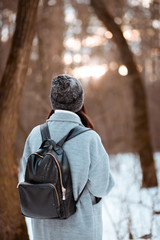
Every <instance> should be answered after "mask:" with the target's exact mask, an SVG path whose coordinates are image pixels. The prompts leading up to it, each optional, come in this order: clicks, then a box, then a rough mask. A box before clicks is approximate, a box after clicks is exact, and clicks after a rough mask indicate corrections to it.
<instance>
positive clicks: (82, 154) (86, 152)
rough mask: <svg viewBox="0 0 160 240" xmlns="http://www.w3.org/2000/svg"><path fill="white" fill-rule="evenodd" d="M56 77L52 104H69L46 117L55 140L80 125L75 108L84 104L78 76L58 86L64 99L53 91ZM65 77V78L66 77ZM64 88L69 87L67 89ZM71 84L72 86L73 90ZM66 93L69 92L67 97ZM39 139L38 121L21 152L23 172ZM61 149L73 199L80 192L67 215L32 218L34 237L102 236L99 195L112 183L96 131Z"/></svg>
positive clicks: (94, 239) (97, 239) (79, 239)
mask: <svg viewBox="0 0 160 240" xmlns="http://www.w3.org/2000/svg"><path fill="white" fill-rule="evenodd" d="M65 76H66V75H65ZM70 77H71V76H69V77H68V75H67V77H66V79H70ZM63 78H64V75H61V76H60V84H61V85H63V81H62V80H64V79H63ZM71 78H72V77H71ZM57 79H58V78H56V81H55V82H54V84H53V85H54V89H53V88H52V89H53V91H51V100H52V107H53V109H54V108H55V109H58V107H59V108H60V109H62V107H63V108H64V109H67V108H69V109H67V110H69V111H65V110H55V113H54V114H52V115H51V116H50V118H49V119H48V120H47V122H48V127H49V131H50V136H51V139H53V140H54V141H55V142H58V141H59V140H61V139H62V138H63V137H64V136H65V135H66V134H68V133H69V131H70V130H71V129H73V128H74V127H76V126H78V125H82V122H81V119H80V117H79V116H78V115H77V114H76V113H74V112H76V110H77V109H79V110H80V109H82V106H83V93H82V89H81V87H80V86H79V84H78V86H77V80H75V79H74V78H73V79H72V81H71V83H68V84H69V85H67V84H66V82H65V84H64V85H65V86H64V85H63V86H61V90H62V92H64V94H65V95H64V96H65V97H66V99H65V101H64V102H63V101H62V100H63V97H64V96H63V94H62V92H61V91H60V93H59V95H57V92H56V91H59V82H58V87H57V88H56V86H55V83H57V81H59V80H57ZM66 79H65V81H67V80H66ZM53 81H54V80H53ZM74 81H75V84H74ZM66 88H67V89H68V88H69V92H67V93H66ZM71 88H74V89H73V91H71ZM77 89H78V90H77ZM76 91H77V93H76ZM53 93H54V94H53ZM67 94H68V95H69V94H70V95H69V96H70V97H69V98H68V95H67ZM75 96H77V99H78V101H77V103H78V104H76V100H75V99H76V98H75ZM55 97H56V98H55ZM54 98H55V99H54ZM72 98H73V99H72ZM71 99H72V104H71V105H69V103H68V102H69V101H71ZM58 101H59V102H60V103H59V102H58ZM62 102H63V103H62ZM67 104H68V105H67ZM66 106H67V107H66ZM65 107H66V108H65ZM70 108H71V109H70ZM79 110H77V111H79ZM41 143H42V137H41V132H40V125H39V126H37V127H35V128H34V129H33V130H32V131H31V133H30V135H29V136H28V138H27V140H26V144H25V148H24V153H23V172H25V168H26V163H27V158H28V156H29V155H30V154H31V153H33V152H35V151H37V150H38V148H39V147H40V145H41ZM64 150H65V152H66V154H67V157H68V160H69V164H70V170H71V176H72V187H73V195H74V199H75V200H77V199H78V197H79V195H80V194H81V193H82V191H83V193H82V195H81V196H80V198H79V200H78V202H77V204H76V207H77V210H76V212H75V213H74V214H73V215H72V216H70V217H69V218H68V219H65V220H60V219H32V220H31V223H32V232H33V240H71V239H76V240H101V239H102V215H101V211H102V207H101V202H102V201H101V200H100V199H101V198H102V197H103V196H105V195H107V194H108V192H109V191H110V190H111V188H112V187H113V185H114V182H113V179H112V176H111V173H110V169H109V159H108V155H107V153H106V151H105V149H104V147H103V144H102V142H101V139H100V137H99V135H98V134H97V133H96V132H95V131H94V130H90V131H87V132H84V133H82V134H80V135H78V136H76V137H74V138H72V139H71V140H69V141H67V142H65V144H64ZM97 199H98V201H97ZM46 204H47V202H46Z"/></svg>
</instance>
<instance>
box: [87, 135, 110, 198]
mask: <svg viewBox="0 0 160 240" xmlns="http://www.w3.org/2000/svg"><path fill="white" fill-rule="evenodd" d="M90 158H91V163H90V170H89V177H88V183H87V187H88V190H89V191H90V193H91V194H92V195H94V196H95V197H100V198H101V197H103V196H105V195H107V194H108V193H109V192H110V191H111V189H112V188H113V186H114V180H113V177H112V174H111V171H110V166H109V156H108V154H107V152H106V151H105V149H104V147H103V144H102V142H101V139H100V137H99V136H97V137H96V139H94V141H92V146H91V154H90Z"/></svg>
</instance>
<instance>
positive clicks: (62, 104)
mask: <svg viewBox="0 0 160 240" xmlns="http://www.w3.org/2000/svg"><path fill="white" fill-rule="evenodd" d="M50 102H51V105H52V108H53V110H55V109H63V110H69V111H72V112H78V111H79V110H81V108H82V106H83V102H84V93H83V89H82V86H81V84H80V82H79V81H78V80H77V79H76V78H74V77H73V76H70V75H68V74H61V75H58V76H56V77H55V78H54V79H53V80H52V84H51V90H50Z"/></svg>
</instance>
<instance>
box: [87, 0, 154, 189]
mask: <svg viewBox="0 0 160 240" xmlns="http://www.w3.org/2000/svg"><path fill="white" fill-rule="evenodd" d="M91 5H92V7H93V8H94V10H95V13H96V15H97V16H98V18H99V19H100V20H101V21H102V22H103V24H104V25H105V26H106V28H107V29H108V30H109V31H110V32H112V34H113V40H114V42H115V43H116V45H117V47H118V49H119V51H120V55H121V58H122V61H123V63H124V64H125V65H126V67H127V68H128V77H129V79H131V87H132V93H133V104H134V148H135V149H136V151H137V152H138V153H139V156H140V162H141V167H142V172H143V182H142V187H154V186H157V177H156V169H155V165H154V159H153V151H152V144H151V138H150V129H149V121H148V110H147V100H146V93H145V87H144V85H143V80H142V77H141V75H140V73H139V72H138V70H137V67H136V63H135V60H134V58H133V54H132V52H131V50H130V49H129V46H128V43H127V41H126V40H125V38H124V37H123V33H122V31H121V29H120V27H119V25H117V24H116V23H115V22H114V17H112V16H111V15H110V13H109V12H108V9H107V7H106V4H105V3H104V1H103V0H91Z"/></svg>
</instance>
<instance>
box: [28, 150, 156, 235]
mask: <svg viewBox="0 0 160 240" xmlns="http://www.w3.org/2000/svg"><path fill="white" fill-rule="evenodd" d="M154 159H155V164H156V169H157V177H158V182H159V186H158V187H155V188H151V189H141V188H140V186H141V181H142V172H141V167H140V161H139V157H138V156H137V155H135V154H132V153H127V154H117V155H110V166H111V171H112V174H113V177H114V180H115V187H114V188H113V190H112V191H111V192H110V193H109V195H108V196H107V197H105V198H104V199H103V225H104V226H103V240H129V239H150V240H160V153H155V154H154ZM26 221H27V225H28V229H29V235H30V240H33V238H32V232H31V227H30V219H29V218H26ZM142 236H145V238H144V237H143V238H140V237H142ZM86 240H87V239H86Z"/></svg>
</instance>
